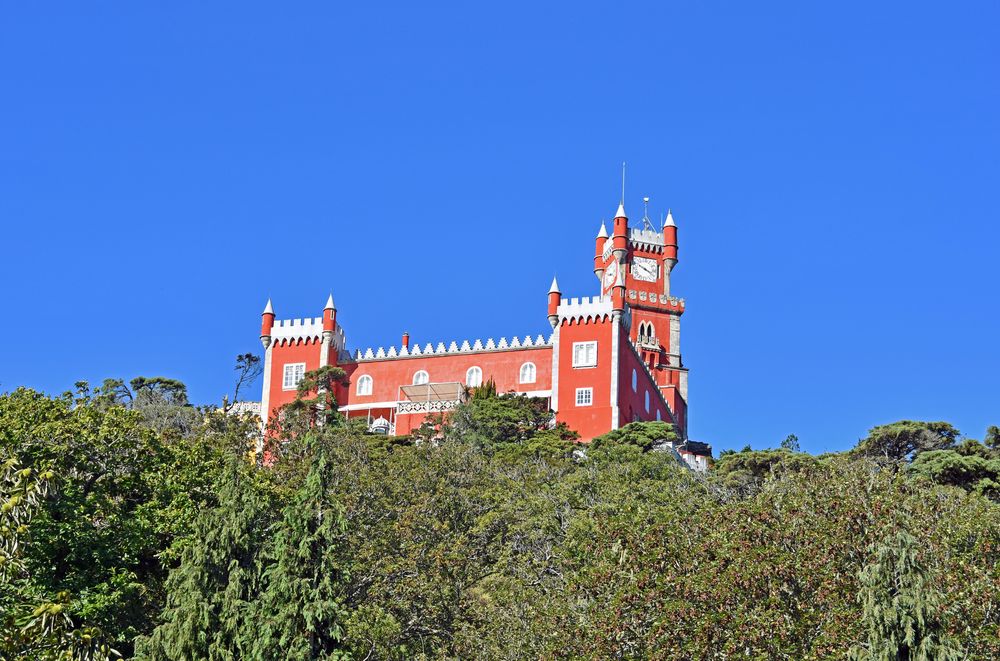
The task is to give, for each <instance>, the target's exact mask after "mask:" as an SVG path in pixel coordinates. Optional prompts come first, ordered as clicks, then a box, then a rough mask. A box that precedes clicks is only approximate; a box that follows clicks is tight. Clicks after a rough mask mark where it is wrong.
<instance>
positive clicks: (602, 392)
mask: <svg viewBox="0 0 1000 661" xmlns="http://www.w3.org/2000/svg"><path fill="white" fill-rule="evenodd" d="M611 327H612V323H611V320H610V318H608V317H604V318H602V319H599V320H596V321H595V320H593V319H589V320H575V319H574V320H564V321H563V323H562V325H561V326H560V328H559V412H558V414H557V418H558V420H559V421H560V422H565V423H566V424H567V425H569V427H570V428H571V429H575V430H576V431H577V432H579V434H580V438H581V439H582V440H584V441H589V440H590V439H592V438H593V437H595V436H599V435H601V434H603V433H605V432H607V431H608V430H610V429H611V416H612V409H611V360H612V354H611ZM592 340H596V341H597V367H576V368H575V367H573V343H574V342H587V341H592ZM577 388H593V389H594V398H593V403H592V404H591V405H590V406H577V405H576V389H577Z"/></svg>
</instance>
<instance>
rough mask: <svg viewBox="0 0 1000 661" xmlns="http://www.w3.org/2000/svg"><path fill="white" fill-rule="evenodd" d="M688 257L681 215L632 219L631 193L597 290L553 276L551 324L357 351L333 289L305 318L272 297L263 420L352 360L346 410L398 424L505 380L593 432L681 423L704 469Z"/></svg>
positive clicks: (417, 420) (264, 338) (383, 427)
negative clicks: (682, 267) (681, 264)
mask: <svg viewBox="0 0 1000 661" xmlns="http://www.w3.org/2000/svg"><path fill="white" fill-rule="evenodd" d="M676 264H677V226H676V224H675V222H674V218H673V215H672V214H671V213H668V214H667V217H666V220H665V222H664V223H663V226H662V228H660V229H656V228H655V227H654V226H653V225H652V223H651V222H650V221H649V219H648V217H646V216H644V217H643V219H642V226H641V227H630V226H629V221H628V217H627V216H626V214H625V208H624V204H619V206H618V210H617V212H616V213H615V218H614V220H613V222H612V226H611V231H610V233H609V232H608V228H607V227H606V225H605V224H604V223H602V224H601V227H600V231H599V232H598V234H597V237H596V239H595V247H594V256H593V270H594V274H595V275H596V276H597V280H598V282H599V283H600V286H599V288H598V290H597V293H596V294H595V295H593V296H583V297H578V298H577V297H574V298H566V297H564V296H563V294H562V292H561V291H560V289H559V285H558V283H557V282H556V280H555V279H553V280H552V285H551V287H550V288H549V291H548V295H547V298H548V301H547V302H548V305H547V316H548V322H549V324H550V326H551V328H552V332H551V333H550V334H548V335H535V336H532V335H524V336H517V337H511V338H498V339H494V338H487V339H485V340H484V339H477V340H473V341H468V340H466V341H462V342H455V341H452V342H448V343H446V342H443V341H438V342H426V343H419V342H413V341H411V339H410V337H409V335H408V334H407V333H402V337H401V341H400V344H399V345H398V346H392V347H389V348H388V349H386V348H383V347H379V348H377V349H373V348H368V349H355V350H349V349H348V345H347V341H346V335H345V331H344V328H343V327H342V326H341V325H340V324H339V323H338V322H337V308H336V305H335V304H334V301H333V296H332V295H331V296H330V298H329V299H328V300H327V302H326V306H325V307H324V309H323V313H322V316H318V317H312V318H305V319H284V320H279V319H277V318H276V315H275V312H274V308H273V306H272V304H271V301H270V300H269V301H268V302H267V306H266V307H265V308H264V312H263V315H262V324H261V331H260V339H261V342H262V344H263V345H264V351H265V354H264V385H263V393H262V398H261V408H260V410H261V418H262V421H263V423H264V424H265V425H266V424H267V423H268V421H269V419H270V418H271V417H272V416H274V415H275V411H276V409H278V408H279V407H281V406H282V405H284V404H287V403H288V402H290V401H292V400H293V399H294V398H295V390H296V386H297V385H298V382H299V380H301V379H302V377H303V375H304V374H305V373H306V372H308V371H311V370H315V369H317V368H319V367H321V366H324V365H334V366H338V367H340V368H342V369H343V370H344V371H345V372H346V373H347V376H348V378H349V379H350V384H349V385H348V386H346V387H338V390H337V392H336V393H335V395H336V399H337V402H338V405H339V409H340V411H341V412H342V413H343V414H344V415H345V416H347V417H350V418H358V417H360V418H363V419H365V420H366V422H367V423H368V425H369V429H371V430H372V431H373V432H378V433H386V434H397V435H401V434H407V433H409V432H411V431H413V430H415V429H416V428H418V427H419V426H420V425H421V423H422V422H423V421H424V420H425V418H426V417H427V416H428V415H429V414H431V413H438V412H445V411H448V410H450V409H451V408H453V407H455V406H456V405H457V404H458V403H460V402H461V401H462V399H463V397H464V393H465V392H466V390H467V388H468V387H475V386H478V385H480V384H481V383H483V382H484V381H485V380H487V379H493V380H494V382H495V383H496V387H497V391H498V392H500V393H518V394H523V395H529V396H533V397H543V398H546V399H548V400H549V404H550V408H551V410H552V411H553V412H554V413H555V416H556V419H557V420H558V421H560V422H565V423H566V424H567V425H568V426H569V427H570V428H571V429H574V430H576V431H577V432H579V434H580V436H581V438H582V440H584V441H588V440H590V439H592V438H593V437H595V436H598V435H600V434H603V433H605V432H607V431H609V430H611V429H617V428H618V427H620V426H622V425H624V424H626V423H628V422H631V421H634V420H663V421H666V422H670V423H672V424H673V425H674V426H675V428H676V429H677V431H678V433H679V435H680V437H681V439H682V443H680V444H678V445H677V446H676V447H675V448H673V449H675V450H676V451H677V452H678V453H679V454H680V455H681V457H682V458H683V459H684V460H685V461H686V462H687V463H688V464H690V465H691V466H692V467H695V468H701V469H704V467H705V466H706V465H707V457H708V456H709V455H710V454H711V449H710V448H709V447H708V446H707V445H705V444H702V443H694V442H687V417H688V415H687V414H688V406H687V398H688V370H687V368H686V367H685V365H684V362H683V360H682V359H681V344H680V342H681V316H682V315H683V314H684V307H685V302H684V299H682V298H677V297H675V296H673V295H672V293H671V290H670V275H671V272H672V271H673V269H674V266H676ZM539 307H541V306H539Z"/></svg>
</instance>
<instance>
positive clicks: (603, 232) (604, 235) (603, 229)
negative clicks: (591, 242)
mask: <svg viewBox="0 0 1000 661" xmlns="http://www.w3.org/2000/svg"><path fill="white" fill-rule="evenodd" d="M597 238H598V239H606V238H608V228H607V226H605V224H604V221H603V220H602V221H601V229H600V231H598V232H597Z"/></svg>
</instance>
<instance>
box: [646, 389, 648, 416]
mask: <svg viewBox="0 0 1000 661" xmlns="http://www.w3.org/2000/svg"><path fill="white" fill-rule="evenodd" d="M646 413H649V391H648V390H647V391H646Z"/></svg>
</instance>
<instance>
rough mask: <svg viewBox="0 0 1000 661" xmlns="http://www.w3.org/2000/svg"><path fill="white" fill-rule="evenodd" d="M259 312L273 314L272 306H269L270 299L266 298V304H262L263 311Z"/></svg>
mask: <svg viewBox="0 0 1000 661" xmlns="http://www.w3.org/2000/svg"><path fill="white" fill-rule="evenodd" d="M261 314H274V308H273V307H272V306H271V299H270V298H269V299H267V305H265V306H264V311H263V312H261Z"/></svg>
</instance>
